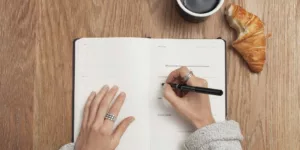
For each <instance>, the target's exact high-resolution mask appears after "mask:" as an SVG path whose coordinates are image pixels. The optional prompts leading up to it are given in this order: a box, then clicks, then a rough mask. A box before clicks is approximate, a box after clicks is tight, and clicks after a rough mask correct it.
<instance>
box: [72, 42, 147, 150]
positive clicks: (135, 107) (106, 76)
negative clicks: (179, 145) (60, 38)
mask: <svg viewBox="0 0 300 150" xmlns="http://www.w3.org/2000/svg"><path fill="white" fill-rule="evenodd" d="M148 41H149V40H148V39H138V38H83V39H80V40H78V41H76V46H75V47H76V50H75V67H76V68H75V95H74V107H75V108H74V111H75V112H74V139H75V140H76V138H77V135H78V133H79V131H80V125H81V119H82V118H81V117H82V112H83V108H84V104H85V102H86V99H87V97H88V95H89V94H90V92H91V91H93V90H94V91H98V90H99V89H100V88H101V87H102V86H103V85H105V84H109V85H111V86H112V85H118V86H119V88H120V91H124V92H125V93H126V95H127V97H126V100H125V103H124V105H123V107H122V109H121V112H120V114H119V116H118V119H117V121H116V124H119V122H120V121H121V120H122V119H124V118H125V117H128V116H134V117H135V118H136V120H135V121H134V122H133V123H132V124H131V125H130V127H129V128H128V129H127V131H126V132H125V134H124V136H123V137H122V139H121V142H120V145H119V146H118V149H120V150H124V149H128V150H129V149H130V150H135V149H136V148H137V147H139V148H141V147H142V149H144V150H147V147H150V146H149V142H150V139H149V137H150V135H149V128H150V127H149V125H150V123H149V117H148V116H149V114H148V112H149V111H148V109H147V108H148V102H149V99H148V97H149V96H148V93H149V83H148V82H149V74H150V70H149V58H150V57H149V50H148V48H149V46H148Z"/></svg>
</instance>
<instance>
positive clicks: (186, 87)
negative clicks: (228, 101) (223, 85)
mask: <svg viewBox="0 0 300 150" xmlns="http://www.w3.org/2000/svg"><path fill="white" fill-rule="evenodd" d="M164 84H165V83H162V86H163V85H164ZM168 84H169V85H171V87H172V88H173V89H179V90H181V91H188V92H197V93H203V94H210V95H217V96H222V95H223V91H222V90H218V89H211V88H204V87H195V86H189V85H186V84H175V83H168Z"/></svg>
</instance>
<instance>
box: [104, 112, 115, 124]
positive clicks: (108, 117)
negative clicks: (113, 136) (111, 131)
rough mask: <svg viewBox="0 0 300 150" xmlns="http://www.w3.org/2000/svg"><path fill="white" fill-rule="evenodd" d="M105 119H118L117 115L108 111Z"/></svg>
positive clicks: (113, 120)
mask: <svg viewBox="0 0 300 150" xmlns="http://www.w3.org/2000/svg"><path fill="white" fill-rule="evenodd" d="M105 119H108V120H110V121H112V122H115V121H116V120H117V117H116V116H115V115H113V114H110V113H107V114H106V116H105Z"/></svg>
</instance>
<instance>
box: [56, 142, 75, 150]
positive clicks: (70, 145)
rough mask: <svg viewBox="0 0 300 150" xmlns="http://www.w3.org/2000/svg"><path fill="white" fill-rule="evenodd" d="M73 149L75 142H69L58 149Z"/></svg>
mask: <svg viewBox="0 0 300 150" xmlns="http://www.w3.org/2000/svg"><path fill="white" fill-rule="evenodd" d="M74 149H75V144H74V143H69V144H66V145H64V146H62V147H61V148H60V149H59V150H74Z"/></svg>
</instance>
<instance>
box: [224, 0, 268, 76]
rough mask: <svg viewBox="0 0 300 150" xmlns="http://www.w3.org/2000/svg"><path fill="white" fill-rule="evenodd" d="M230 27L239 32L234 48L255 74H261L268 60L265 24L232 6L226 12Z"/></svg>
mask: <svg viewBox="0 0 300 150" xmlns="http://www.w3.org/2000/svg"><path fill="white" fill-rule="evenodd" d="M225 15H226V19H227V21H228V22H229V25H230V26H231V27H232V28H234V29H235V30H236V31H237V32H238V38H237V39H236V40H235V41H234V42H233V43H232V46H233V47H234V48H235V49H236V50H237V51H238V52H239V53H240V54H241V55H242V57H243V58H244V60H245V61H246V62H247V63H248V66H249V68H250V70H251V71H253V72H256V73H258V72H261V71H262V70H263V66H264V64H265V60H266V39H267V38H268V37H269V36H270V35H268V36H265V34H264V23H263V22H262V21H261V20H260V19H259V18H258V17H257V16H255V15H253V14H252V13H249V12H247V11H246V10H245V9H244V8H242V7H240V6H238V5H234V4H231V5H229V6H228V7H227V9H226V11H225Z"/></svg>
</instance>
